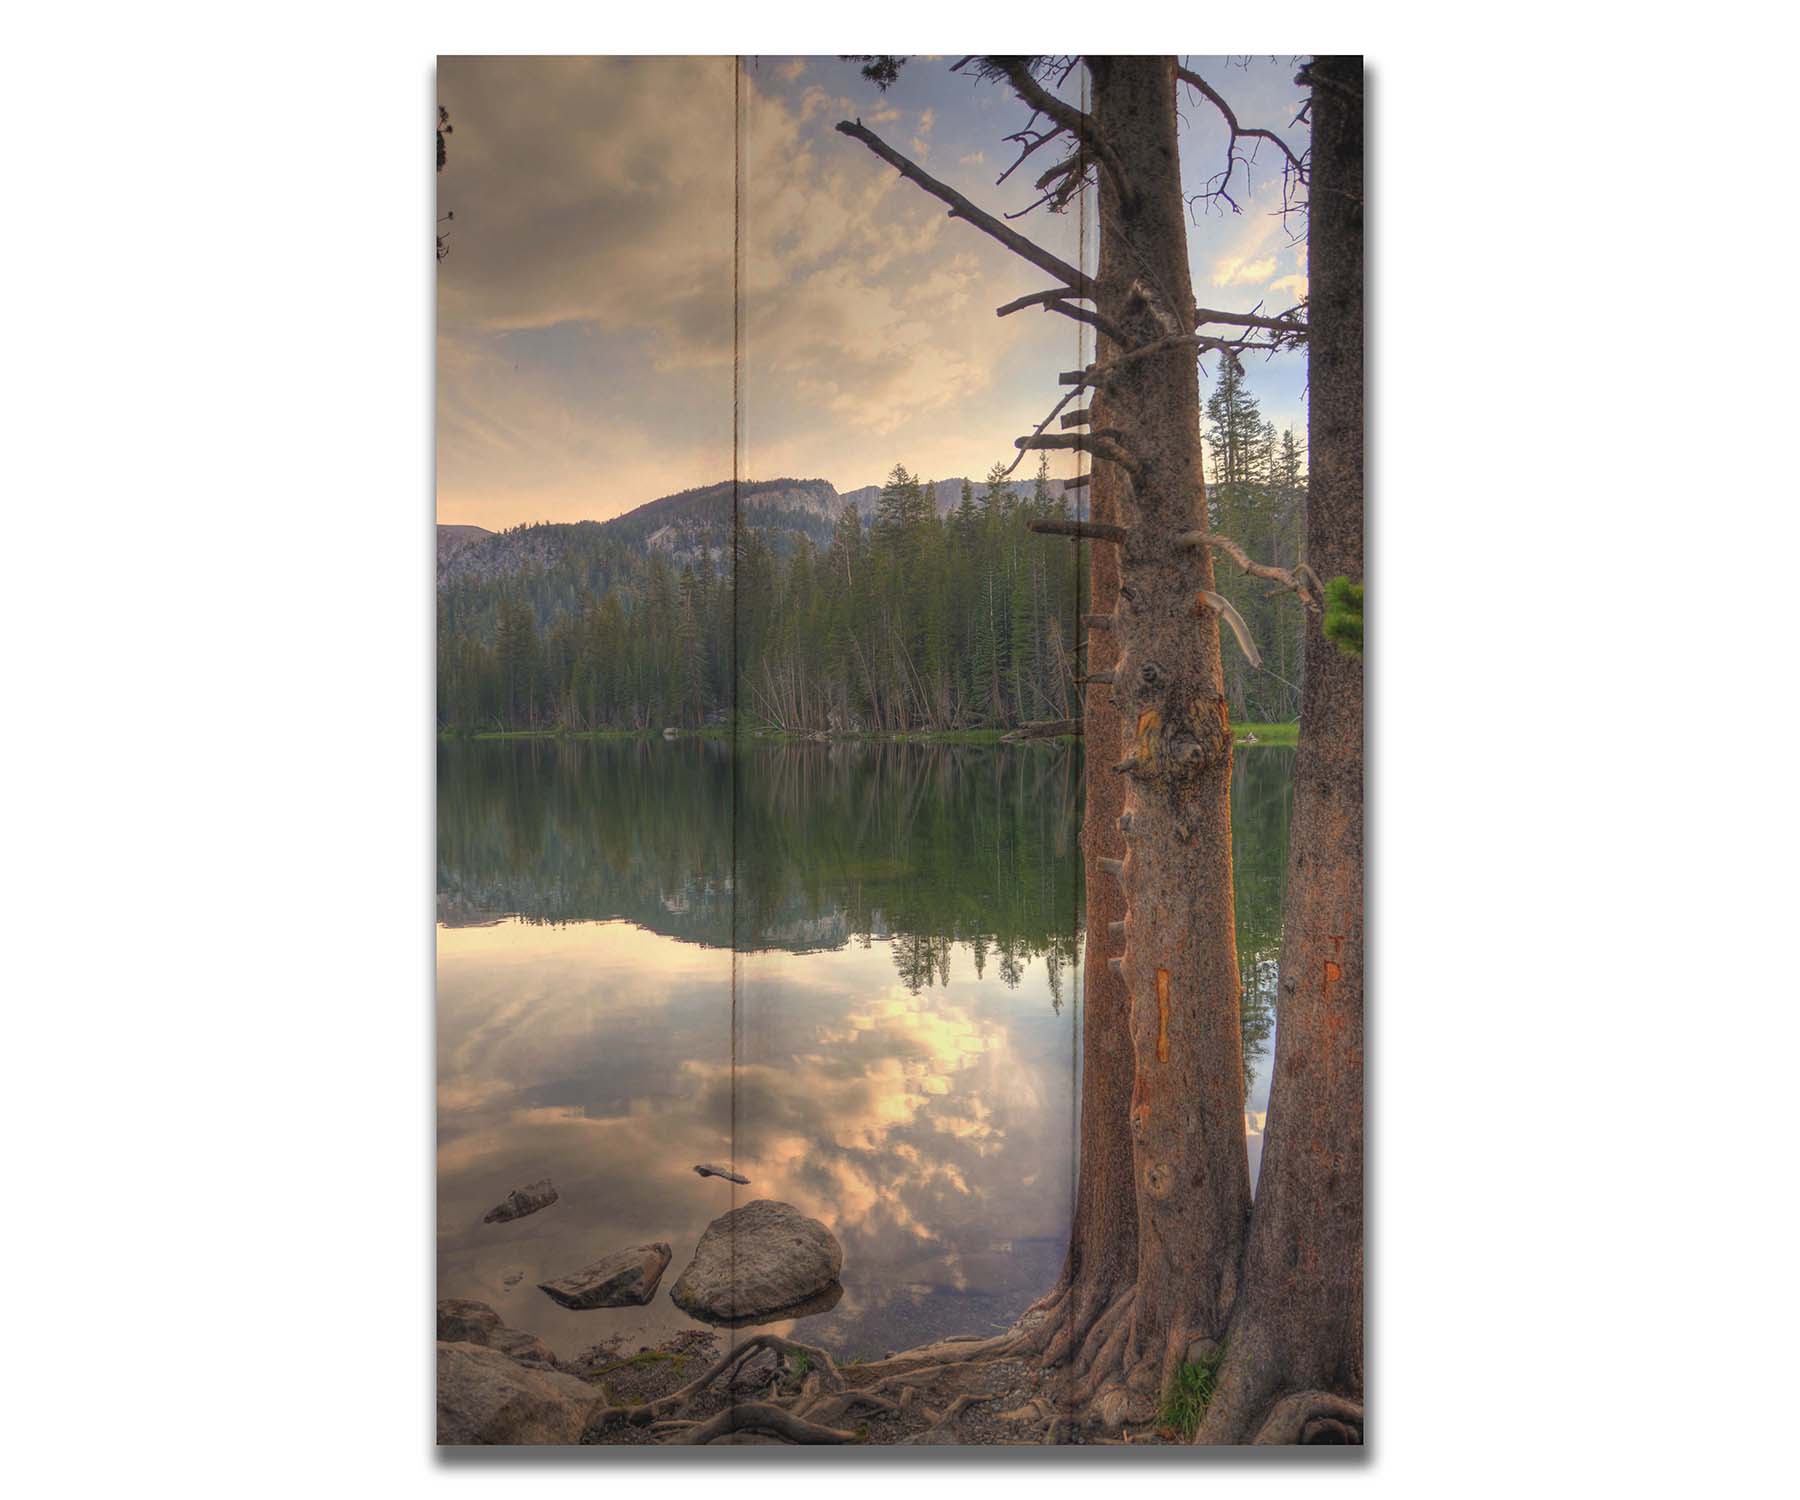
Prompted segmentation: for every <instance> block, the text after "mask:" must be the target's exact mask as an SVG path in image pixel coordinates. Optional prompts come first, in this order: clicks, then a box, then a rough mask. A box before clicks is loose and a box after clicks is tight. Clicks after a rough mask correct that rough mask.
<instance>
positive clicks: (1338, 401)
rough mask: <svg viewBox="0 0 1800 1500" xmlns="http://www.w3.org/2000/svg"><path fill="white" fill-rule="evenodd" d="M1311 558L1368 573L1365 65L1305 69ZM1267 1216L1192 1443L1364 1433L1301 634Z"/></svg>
mask: <svg viewBox="0 0 1800 1500" xmlns="http://www.w3.org/2000/svg"><path fill="white" fill-rule="evenodd" d="M1311 71H1312V75H1313V79H1314V87H1313V106H1312V131H1313V134H1312V141H1313V145H1312V153H1313V154H1312V182H1311V198H1312V208H1311V215H1310V218H1311V223H1310V232H1309V249H1308V259H1309V263H1310V264H1309V270H1310V273H1311V288H1310V292H1311V297H1310V307H1309V313H1308V320H1309V323H1310V325H1311V335H1310V342H1309V351H1310V352H1309V359H1308V385H1309V394H1310V415H1309V428H1310V438H1311V482H1310V485H1309V488H1308V496H1307V518H1306V538H1307V540H1306V548H1307V556H1308V560H1309V562H1310V563H1311V565H1312V567H1313V569H1314V570H1315V571H1316V572H1317V573H1318V575H1319V576H1320V577H1321V578H1322V579H1330V578H1335V577H1338V576H1340V575H1342V576H1346V577H1348V578H1349V579H1350V580H1351V581H1352V582H1355V583H1361V582H1362V580H1363V475H1362V467H1363V446H1362V420H1363V409H1362V378H1363V367H1362V325H1363V307H1362V280H1363V248H1362V221H1363V174H1362V158H1363V133H1362V132H1363V125H1362V81H1363V80H1362V59H1361V58H1356V57H1348V58H1346V57H1326V58H1319V59H1317V60H1315V61H1314V62H1313V64H1312V68H1311ZM1305 649H1306V660H1305V671H1306V676H1305V688H1304V695H1303V701H1302V710H1301V717H1300V749H1299V754H1298V756H1297V758H1296V761H1295V768H1294V812H1293V823H1292V834H1291V839H1290V845H1289V854H1288V876H1287V903H1286V909H1285V913H1284V918H1283V935H1282V953H1281V999H1280V1006H1279V1011H1278V1026H1277V1032H1276V1042H1275V1073H1274V1078H1273V1081H1272V1083H1271V1086H1270V1093H1269V1123H1268V1135H1267V1137H1266V1139H1265V1142H1264V1145H1263V1158H1262V1172H1261V1177H1260V1180H1259V1182H1258V1186H1257V1196H1256V1212H1255V1220H1254V1223H1253V1226H1252V1228H1251V1233H1250V1244H1249V1249H1248V1252H1247V1255H1246V1258H1245V1263H1244V1287H1243V1293H1242V1296H1241V1297H1240V1299H1239V1302H1238V1306H1237V1308H1236V1309H1235V1311H1234V1313H1233V1317H1232V1322H1231V1329H1230V1333H1229V1335H1228V1338H1227V1341H1226V1358H1225V1363H1224V1366H1223V1368H1222V1370H1221V1372H1220V1383H1219V1389H1218V1392H1217V1394H1215V1395H1214V1397H1213V1399H1212V1401H1211V1403H1210V1405H1209V1406H1208V1408H1207V1412H1206V1417H1205V1420H1204V1422H1203V1423H1202V1426H1201V1429H1200V1433H1199V1437H1198V1441H1200V1442H1212V1443H1243V1442H1252V1441H1256V1440H1258V1439H1259V1438H1260V1439H1261V1440H1262V1441H1264V1442H1308V1441H1321V1442H1345V1441H1353V1442H1354V1441H1360V1440H1361V1432H1362V1425H1361V1401H1362V1398H1363V1356H1362V1303H1363V1289H1362V1271H1363V889H1362V869H1363V748H1362V735H1363V671H1362V662H1361V660H1360V659H1358V658H1353V657H1350V656H1346V655H1344V654H1343V653H1342V652H1341V651H1340V650H1339V649H1338V648H1337V646H1336V645H1335V644H1334V643H1333V642H1331V641H1329V640H1327V639H1326V637H1325V635H1324V634H1323V632H1322V631H1321V630H1320V628H1319V623H1318V620H1317V618H1316V617H1312V618H1309V621H1308V625H1307V631H1306V648H1305Z"/></svg>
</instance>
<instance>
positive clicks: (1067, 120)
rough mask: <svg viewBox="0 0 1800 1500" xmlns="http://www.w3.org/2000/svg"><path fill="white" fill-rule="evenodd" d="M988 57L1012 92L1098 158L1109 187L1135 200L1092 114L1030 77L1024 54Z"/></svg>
mask: <svg viewBox="0 0 1800 1500" xmlns="http://www.w3.org/2000/svg"><path fill="white" fill-rule="evenodd" d="M988 61H989V62H990V63H991V64H992V65H993V66H994V67H996V68H998V69H999V70H1000V71H1001V72H1002V73H1004V74H1005V75H1006V81H1007V82H1008V83H1010V84H1011V85H1012V88H1013V92H1014V93H1015V94H1017V95H1018V96H1019V97H1020V98H1021V99H1023V100H1024V101H1025V102H1026V103H1027V104H1029V105H1030V106H1031V107H1032V108H1033V109H1035V110H1037V111H1038V112H1039V113H1040V114H1045V115H1048V116H1049V117H1050V118H1051V119H1052V120H1054V121H1056V123H1057V124H1058V125H1060V126H1061V127H1062V128H1063V129H1064V130H1066V131H1068V132H1069V134H1070V135H1072V136H1074V137H1075V139H1076V140H1077V141H1079V142H1080V143H1081V148H1082V150H1083V151H1085V152H1086V153H1087V154H1089V155H1090V156H1092V157H1093V158H1094V160H1096V161H1097V162H1099V163H1100V168H1101V170H1102V171H1103V172H1105V173H1106V175H1107V176H1108V177H1110V178H1112V181H1113V187H1114V188H1115V189H1117V191H1118V194H1119V197H1120V199H1121V200H1122V201H1123V202H1125V203H1127V204H1134V203H1136V202H1137V194H1136V190H1135V189H1134V188H1133V187H1132V185H1131V180H1130V178H1128V177H1127V176H1126V175H1125V168H1124V165H1123V164H1122V163H1121V162H1120V160H1119V156H1118V153H1117V152H1116V151H1114V150H1113V148H1112V147H1111V146H1110V145H1109V144H1108V143H1107V141H1106V138H1105V137H1104V136H1103V135H1102V134H1101V133H1100V130H1099V129H1098V127H1096V126H1095V124H1094V120H1093V116H1091V115H1087V114H1084V113H1083V112H1082V111H1081V110H1079V109H1077V108H1076V107H1075V106H1074V105H1073V104H1065V103H1064V102H1063V101H1062V100H1061V99H1058V98H1057V97H1056V95H1055V94H1053V93H1051V92H1050V90H1048V89H1047V88H1045V87H1044V86H1043V85H1042V84H1041V83H1039V82H1038V81H1037V79H1035V78H1033V77H1032V76H1031V67H1030V64H1029V63H1028V61H1027V60H1026V59H1025V58H1022V57H994V58H989V59H988ZM1065 76H1066V75H1065Z"/></svg>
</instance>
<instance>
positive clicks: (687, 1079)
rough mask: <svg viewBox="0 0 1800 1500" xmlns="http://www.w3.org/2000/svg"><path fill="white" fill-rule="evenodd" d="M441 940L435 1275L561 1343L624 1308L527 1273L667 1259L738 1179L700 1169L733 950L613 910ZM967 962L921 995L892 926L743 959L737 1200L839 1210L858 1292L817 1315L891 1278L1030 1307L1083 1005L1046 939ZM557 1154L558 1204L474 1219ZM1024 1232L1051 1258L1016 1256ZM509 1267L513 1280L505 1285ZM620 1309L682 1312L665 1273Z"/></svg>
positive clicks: (722, 1102) (723, 1118)
mask: <svg viewBox="0 0 1800 1500" xmlns="http://www.w3.org/2000/svg"><path fill="white" fill-rule="evenodd" d="M439 938H440V1000H439V1052H440V1057H439V1077H440V1086H439V1109H440V1120H439V1124H440V1151H439V1175H440V1183H439V1189H440V1191H439V1202H440V1273H441V1285H440V1291H441V1294H442V1295H448V1296H473V1297H478V1298H481V1299H482V1300H484V1301H488V1302H490V1303H492V1304H493V1305H494V1306H495V1307H497V1308H499V1309H501V1311H502V1315H503V1316H505V1317H507V1318H508V1320H509V1321H511V1322H513V1323H515V1324H516V1325H517V1326H520V1327H525V1328H528V1329H530V1330H531V1331H533V1332H537V1333H539V1334H540V1335H541V1336H543V1337H546V1338H547V1339H549V1340H550V1342H551V1343H552V1344H553V1345H554V1346H556V1347H558V1348H559V1349H565V1350H567V1351H568V1352H574V1350H575V1349H577V1348H579V1347H582V1346H583V1344H584V1343H585V1342H592V1341H593V1339H594V1338H597V1337H600V1336H602V1335H604V1334H606V1333H611V1332H614V1331H618V1329H619V1328H620V1327H621V1326H623V1325H622V1324H621V1323H620V1322H619V1321H617V1320H618V1319H619V1318H622V1317H624V1316H626V1315H620V1314H606V1315H604V1317H603V1318H601V1319H600V1320H599V1321H596V1317H597V1315H587V1314H577V1313H569V1312H567V1311H566V1310H562V1309H558V1308H556V1307H555V1306H554V1305H552V1304H550V1303H549V1302H548V1299H546V1298H544V1297H542V1295H541V1294H539V1293H537V1292H536V1291H535V1290H534V1289H533V1286H532V1283H533V1282H535V1281H536V1280H537V1279H539V1278H540V1277H542V1276H548V1275H553V1274H560V1273H561V1272H564V1271H567V1270H570V1269H573V1268H575V1267H576V1266H579V1265H581V1264H585V1263H586V1261H587V1260H589V1259H592V1258H593V1256H594V1255H596V1254H598V1253H599V1252H601V1251H603V1250H606V1249H609V1248H613V1247H614V1246H617V1245H623V1244H628V1243H637V1242H641V1241H642V1240H646V1239H665V1240H668V1241H669V1242H670V1244H671V1245H672V1247H673V1248H674V1251H675V1257H676V1259H675V1265H674V1270H679V1268H680V1266H681V1265H683V1264H685V1262H686V1258H687V1256H688V1255H689V1254H691V1252H692V1248H693V1245H694V1243H695V1241H696V1240H697V1239H698V1237H699V1234H700V1232H701V1230H703V1229H704V1227H705V1225H706V1224H707V1223H708V1222H709V1221H710V1220H711V1219H712V1218H713V1217H715V1216H716V1215H717V1214H719V1213H722V1212H724V1210H725V1209H726V1208H728V1207H730V1206H731V1203H732V1201H733V1200H732V1198H731V1196H730V1195H729V1193H727V1192H725V1191H724V1190H722V1188H721V1187H720V1185H719V1184H718V1183H717V1182H713V1181H703V1180H701V1179H699V1178H696V1177H695V1176H694V1175H693V1173H692V1171H691V1167H692V1164H693V1163H694V1162H695V1161H700V1160H704V1159H707V1158H709V1157H722V1156H725V1155H731V1154H733V1147H732V1132H731V1119H732V1102H733V1083H734V1075H733V1068H732V1052H731V1034H730V1004H731V999H730V995H731V990H730V965H731V955H730V954H729V953H727V952H719V951H716V950H706V949H701V948H696V947H694V946H692V945H688V944H682V943H679V942H675V941H672V940H670V939H667V938H663V937H658V936H656V935H653V934H649V933H645V932H642V931H640V930H637V929H633V928H630V927H627V926H624V925H622V924H610V925H605V926H576V927H563V928H547V927H543V926H534V925H529V924H519V923H503V924H501V925H500V926H499V927H495V928H464V929H440V932H439ZM960 970H961V974H962V975H963V976H966V977H962V978H953V979H952V980H951V982H950V983H949V984H948V985H947V986H944V987H942V988H934V989H931V990H927V991H925V992H923V993H921V994H919V995H913V994H911V993H909V992H908V991H907V989H906V987H905V986H904V984H903V983H901V982H898V981H897V980H896V977H895V971H894V965H893V962H892V958H891V956H890V955H889V953H888V952H887V951H886V946H885V945H884V944H880V943H877V944H875V945H873V946H872V947H871V948H868V949H864V948H862V947H860V946H857V947H852V948H849V949H845V950H840V951H838V952H835V953H826V954H811V955H806V956H803V957H801V956H793V955H785V954H765V955H759V956H757V957H755V958H740V960H739V984H738V1017H739V1035H738V1052H737V1067H736V1071H735V1098H736V1119H737V1130H736V1147H735V1156H736V1160H737V1165H738V1167H739V1169H740V1170H741V1171H743V1172H744V1173H745V1174H746V1175H748V1176H749V1177H750V1178H751V1181H752V1186H751V1187H750V1188H749V1189H739V1190H738V1195H737V1198H736V1200H735V1201H738V1202H742V1201H745V1199H746V1198H748V1197H771V1198H778V1199H783V1200H785V1201H787V1202H791V1203H793V1204H795V1205H796V1206H797V1207H799V1208H801V1209H802V1210H803V1211H805V1212H807V1213H809V1214H813V1215H815V1216H816V1217H818V1218H820V1219H821V1220H823V1221H824V1222H825V1223H827V1224H829V1225H831V1226H832V1227H833V1229H834V1231H835V1232H836V1233H837V1234H838V1235H839V1237H840V1239H841V1240H842V1241H843V1243H844V1246H845V1256H846V1265H845V1285H846V1293H847V1295H846V1299H845V1304H844V1305H843V1306H842V1307H840V1308H839V1309H837V1310H836V1311H834V1312H833V1313H832V1314H831V1315H830V1317H831V1319H832V1321H833V1322H834V1323H836V1324H840V1325H843V1326H846V1327H850V1326H854V1327H855V1328H856V1329H857V1330H858V1333H859V1335H866V1336H867V1337H868V1338H876V1339H878V1338H880V1337H881V1336H882V1333H881V1330H882V1329H883V1328H886V1327H887V1324H886V1323H884V1322H883V1320H882V1318H881V1316H880V1308H881V1306H882V1305H883V1304H884V1303H885V1302H886V1301H887V1300H888V1299H890V1298H891V1297H892V1296H894V1295H896V1294H899V1295H903V1296H909V1297H915V1298H923V1299H925V1300H926V1301H929V1299H930V1297H931V1295H933V1294H937V1293H942V1292H944V1291H970V1290H978V1291H987V1292H990V1293H1005V1294H1007V1295H1010V1296H1013V1297H1015V1298H1016V1300H1019V1303H1020V1306H1022V1305H1023V1303H1024V1302H1025V1301H1028V1300H1029V1299H1030V1296H1032V1295H1035V1294H1036V1293H1037V1292H1040V1291H1041V1290H1042V1289H1043V1288H1042V1286H1041V1285H1039V1284H1038V1283H1039V1282H1041V1281H1042V1280H1043V1278H1044V1275H1045V1272H1044V1269H1043V1262H1044V1261H1045V1260H1047V1259H1054V1258H1055V1257H1056V1256H1059V1255H1060V1253H1061V1252H1060V1244H1061V1237H1062V1236H1063V1235H1064V1234H1065V1233H1066V1230H1067V1222H1068V1214H1069V1206H1070V1205H1069V1194H1068V1185H1069V1178H1070V1161H1069V1152H1070V1124H1069V1122H1070V1119H1071V1115H1070V1108H1071V1104H1072V1097H1073V1082H1072V1079H1071V1077H1070V1071H1069V1070H1070V1065H1071V1058H1070V1030H1069V1027H1070V1024H1071V1017H1070V1016H1069V1015H1067V1014H1065V1015H1063V1016H1061V1017H1058V1016H1057V1015H1056V1014H1055V1013H1054V1012H1053V1011H1052V1009H1051V1006H1050V1003H1049V992H1048V976H1047V974H1046V973H1045V972H1044V968H1043V965H1042V963H1041V961H1040V962H1039V963H1037V964H1034V965H1032V966H1031V967H1030V969H1029V970H1028V971H1027V974H1026V982H1025V983H1024V984H1023V985H1022V986H1021V987H1020V988H1019V989H1017V990H1010V989H1007V988H1006V987H1005V986H1004V985H1002V984H1000V983H999V982H997V980H996V977H995V976H994V975H993V974H992V972H991V971H990V974H989V977H988V979H987V980H986V981H985V982H983V981H979V980H977V979H975V978H974V976H973V966H972V965H971V964H967V963H965V964H963V965H961V966H960ZM545 1173H548V1174H549V1175H551V1176H553V1177H554V1178H555V1180H556V1182H557V1185H558V1187H559V1189H560V1190H561V1191H562V1194H563V1200H562V1202H560V1203H559V1204H557V1205H556V1207H555V1208H553V1209H551V1210H548V1211H546V1212H545V1213H543V1214H539V1215H534V1216H532V1217H531V1218H528V1219H525V1220H521V1221H519V1223H518V1224H517V1225H514V1226H505V1227H504V1232H496V1230H495V1228H494V1227H493V1226H487V1227H486V1229H485V1231H484V1230H483V1229H482V1228H481V1227H480V1226H479V1220H480V1217H481V1214H482V1213H483V1212H484V1211H485V1210H486V1208H488V1207H489V1206H491V1205H492V1203H493V1202H496V1201H498V1199H499V1198H500V1197H501V1196H503V1195H504V1193H505V1192H506V1191H507V1189H508V1188H510V1187H511V1186H513V1185H515V1181H527V1180H531V1179H533V1178H535V1177H538V1176H542V1175H545ZM996 1224H1004V1225H1006V1227H1007V1230H1006V1232H1007V1235H1008V1236H1009V1238H1008V1239H1007V1240H1006V1241H1005V1242H1004V1243H1003V1242H1000V1241H997V1240H995V1238H994V1226H995V1225H996ZM1033 1239H1036V1240H1041V1241H1043V1242H1045V1244H1046V1246H1047V1247H1048V1248H1047V1254H1046V1255H1045V1256H1040V1257H1037V1258H1035V1259H1019V1258H1017V1257H1014V1256H1013V1255H1012V1253H1011V1252H1012V1250H1013V1248H1014V1242H1015V1240H1017V1241H1018V1242H1019V1243H1026V1242H1028V1241H1030V1240H1033ZM516 1268H523V1269H525V1270H527V1272H528V1275H527V1279H526V1281H525V1282H524V1283H523V1284H522V1285H520V1286H518V1287H515V1288H514V1289H511V1290H507V1289H505V1288H504V1287H503V1285H502V1282H503V1277H504V1275H505V1273H506V1272H508V1271H509V1270H511V1269H516ZM671 1274H673V1272H672V1273H671ZM1049 1274H1051V1275H1053V1274H1054V1268H1053V1267H1052V1268H1051V1270H1050V1273H1049ZM540 1304H541V1305H540ZM630 1316H631V1317H634V1318H638V1319H639V1320H640V1322H641V1325H642V1327H643V1329H644V1330H645V1332H646V1334H648V1333H652V1332H657V1331H659V1330H661V1329H663V1328H665V1327H668V1326H674V1325H677V1324H681V1323H684V1322H685V1320H684V1319H682V1317H681V1315H680V1314H679V1313H678V1312H677V1311H676V1310H675V1309H673V1307H672V1306H668V1305H666V1298H664V1297H659V1298H658V1300H657V1303H656V1304H653V1305H652V1307H650V1308H646V1309H643V1310H642V1311H641V1313H639V1312H638V1311H637V1310H634V1311H633V1313H632V1314H631V1315H630ZM946 1316H948V1317H950V1318H951V1319H952V1321H954V1319H955V1316H956V1315H955V1314H954V1313H950V1314H946ZM602 1322H604V1324H605V1326H601V1323H602ZM809 1326H810V1325H809ZM895 1336H898V1335H897V1334H896V1335H895Z"/></svg>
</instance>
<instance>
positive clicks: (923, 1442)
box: [906, 1393, 994, 1448]
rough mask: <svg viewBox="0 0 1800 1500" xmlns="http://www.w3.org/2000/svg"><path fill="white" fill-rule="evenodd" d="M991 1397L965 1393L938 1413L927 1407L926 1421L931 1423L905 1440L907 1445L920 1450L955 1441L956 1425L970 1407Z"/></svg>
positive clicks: (990, 1399) (991, 1398)
mask: <svg viewBox="0 0 1800 1500" xmlns="http://www.w3.org/2000/svg"><path fill="white" fill-rule="evenodd" d="M993 1399H994V1398H993V1397H992V1396H971V1395H968V1394H967V1393H965V1394H963V1395H961V1396H958V1397H957V1398H956V1399H955V1400H954V1401H952V1402H951V1403H950V1404H949V1406H947V1407H945V1408H944V1410H943V1411H942V1412H941V1413H940V1412H934V1411H933V1410H932V1409H931V1408H930V1407H929V1406H928V1407H926V1408H925V1417H926V1420H927V1421H929V1422H930V1423H931V1425H930V1426H929V1427H927V1428H926V1429H925V1431H923V1432H921V1433H919V1434H917V1435H916V1436H914V1437H909V1438H907V1439H906V1441H907V1443H908V1444H916V1445H918V1446H919V1447H921V1448H925V1447H932V1446H935V1445H937V1444H941V1443H954V1442H955V1441H956V1424H957V1422H958V1420H959V1419H960V1418H961V1417H962V1414H963V1413H964V1412H966V1411H967V1410H968V1409H969V1408H970V1407H971V1406H979V1405H980V1404H981V1403H982V1402H984V1401H992V1400H993Z"/></svg>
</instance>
